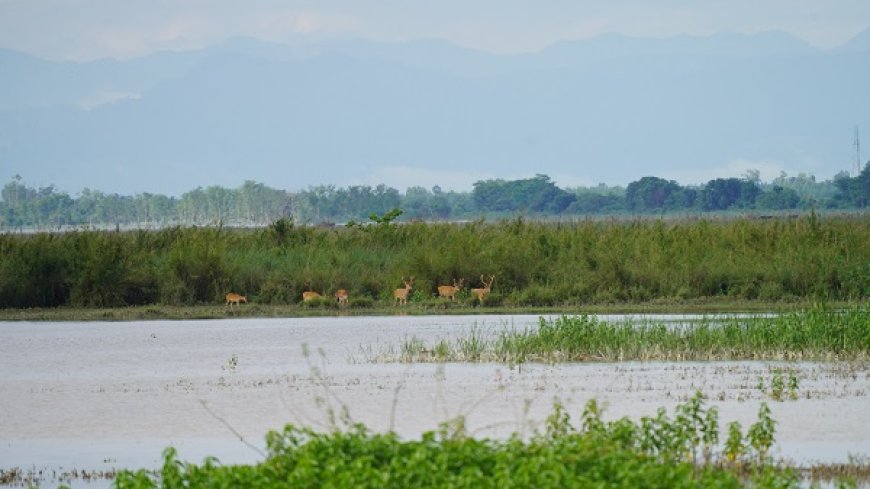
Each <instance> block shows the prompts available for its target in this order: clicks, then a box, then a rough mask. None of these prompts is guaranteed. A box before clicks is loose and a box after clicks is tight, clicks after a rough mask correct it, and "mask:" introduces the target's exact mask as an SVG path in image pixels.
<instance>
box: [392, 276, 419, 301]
mask: <svg viewBox="0 0 870 489" xmlns="http://www.w3.org/2000/svg"><path fill="white" fill-rule="evenodd" d="M402 283H403V284H405V287H404V288H401V289H396V290H394V291H393V298H394V299H396V305H401V304H407V303H408V294H409V293H410V292H411V286H412V285H413V284H414V276H413V275H412V276H411V277H409V278H408V280H407V281H406V280H405V276H404V275H402Z"/></svg>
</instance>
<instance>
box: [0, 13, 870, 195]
mask: <svg viewBox="0 0 870 489" xmlns="http://www.w3.org/2000/svg"><path fill="white" fill-rule="evenodd" d="M868 25H870V1H868V0H727V1H726V0H656V1H651V0H619V1H616V0H472V1H469V0H285V1H280V0H244V1H240V0H0V48H6V49H14V50H18V51H22V52H26V53H29V54H33V55H36V56H39V57H43V58H46V59H51V60H73V61H90V60H95V59H101V58H106V57H111V58H117V59H131V58H135V57H139V56H144V55H148V54H150V53H154V52H158V51H167V50H171V51H181V50H189V49H198V48H204V47H206V46H211V45H214V44H217V43H220V42H222V41H225V40H228V39H232V38H236V37H240V36H245V37H251V38H255V39H259V40H264V41H271V42H278V43H284V44H299V43H306V42H317V41H322V40H326V39H336V38H339V39H341V38H365V39H372V40H377V41H386V42H401V41H412V40H417V39H442V40H446V41H449V42H451V43H453V44H456V45H458V46H462V47H468V48H475V49H480V50H484V51H489V52H494V53H523V52H536V51H539V50H541V49H543V48H544V47H546V46H548V45H551V44H553V43H557V42H559V41H566V40H582V39H590V38H594V37H596V36H600V35H603V34H610V33H615V34H621V35H628V36H635V37H644V38H669V37H675V36H682V35H691V36H707V35H711V34H717V33H738V34H755V33H760V32H768V31H774V30H778V31H784V32H787V33H788V34H790V35H792V36H794V37H797V38H799V39H802V40H804V41H806V42H808V43H810V44H812V45H815V46H817V47H819V48H822V49H830V48H835V47H837V46H839V45H842V44H843V43H845V42H847V41H848V40H849V39H851V38H852V37H853V36H855V35H856V34H857V33H859V32H861V31H863V30H864V29H867V27H868ZM0 76H2V75H0ZM854 123H855V121H853V120H852V119H849V120H848V121H845V122H844V124H845V126H844V127H846V130H844V131H842V132H843V134H845V136H844V140H843V141H838V142H837V145H839V146H842V148H843V157H842V158H841V159H842V160H843V161H848V159H849V157H850V154H849V151H850V145H849V143H850V139H849V138H851V133H850V132H849V131H850V130H851V127H852V126H851V125H852V124H854ZM0 136H2V134H0ZM0 143H2V140H0ZM841 143H842V144H841ZM839 146H838V147H839ZM706 163H707V164H706V165H703V166H700V167H698V168H693V169H688V170H687V169H685V168H684V169H678V168H658V169H656V170H655V173H656V174H657V175H659V176H662V177H664V178H668V179H674V180H677V181H679V182H681V183H684V184H697V183H703V182H705V181H706V180H708V179H711V178H717V177H731V176H740V175H742V174H743V173H745V172H746V170H748V169H757V170H760V172H761V177H762V179H763V180H765V181H769V180H771V179H773V178H774V177H776V176H778V175H779V174H780V172H782V171H787V172H788V173H789V174H796V173H798V172H800V171H804V170H803V168H810V169H811V170H810V172H811V173H814V174H816V175H817V176H818V177H820V178H830V177H831V175H832V174H833V173H835V172H836V170H837V169H835V168H831V169H830V171H829V172H828V173H829V174H824V173H822V172H819V171H818V168H819V164H818V162H808V163H805V164H802V163H801V162H799V161H788V162H785V161H776V160H759V159H749V158H742V157H736V158H735V159H733V160H730V161H717V162H712V161H711V162H706ZM813 165H815V169H813ZM0 170H3V169H2V168H0ZM0 173H2V171H0ZM547 173H549V174H550V175H551V176H552V177H553V179H554V180H555V181H556V182H557V183H558V184H559V185H561V186H581V185H582V186H586V185H596V184H597V183H599V181H601V180H600V179H597V178H594V177H591V176H589V175H588V174H567V173H563V174H559V173H558V172H555V171H549V172H547ZM529 176H531V175H528V174H519V173H516V174H513V173H510V174H493V173H492V172H486V171H478V170H474V171H462V172H455V171H454V172H451V171H444V170H439V169H435V168H424V167H420V166H416V167H408V166H401V164H400V163H399V162H396V163H394V164H392V166H391V164H385V166H381V167H378V168H374V169H372V171H370V172H369V173H368V174H367V176H366V178H367V180H366V181H360V177H359V176H355V177H350V178H351V180H347V181H341V179H340V177H331V178H336V179H337V180H336V181H329V182H326V181H324V182H314V183H322V184H328V183H336V184H339V185H350V184H359V183H365V184H372V185H375V184H378V183H386V184H388V185H391V186H394V187H396V188H400V189H404V188H406V187H408V186H411V185H424V186H426V185H425V183H426V182H438V183H439V184H440V185H441V186H442V187H443V188H445V189H456V190H469V189H470V188H471V185H472V183H473V182H475V181H477V180H481V179H487V178H506V179H513V178H525V177H529ZM638 176H639V175H636V174H634V173H631V174H626V176H625V179H624V180H626V181H628V180H631V179H633V178H635V177H638ZM31 178H33V177H32V176H31ZM46 178H47V177H46ZM238 178H242V177H241V176H240V177H238ZM605 181H606V182H607V183H610V184H624V183H625V182H614V181H610V180H605ZM31 183H33V182H31ZM36 183H38V184H40V185H48V184H60V186H63V183H62V182H57V181H48V180H46V181H42V180H39V181H38V182H36ZM210 183H213V182H211V181H202V182H191V183H190V184H189V185H187V184H185V185H186V187H185V188H193V187H196V186H197V185H200V184H202V185H208V184H210ZM221 183H223V182H221ZM239 183H240V182H239ZM230 186H232V184H230ZM65 190H70V191H73V192H75V191H77V190H78V189H77V188H68V189H65ZM107 190H112V189H107ZM140 190H147V191H153V190H158V189H150V188H148V189H140Z"/></svg>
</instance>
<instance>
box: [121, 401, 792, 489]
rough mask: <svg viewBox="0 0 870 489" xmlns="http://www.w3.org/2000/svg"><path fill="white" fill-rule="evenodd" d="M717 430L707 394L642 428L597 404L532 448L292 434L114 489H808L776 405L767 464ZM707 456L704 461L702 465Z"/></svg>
mask: <svg viewBox="0 0 870 489" xmlns="http://www.w3.org/2000/svg"><path fill="white" fill-rule="evenodd" d="M717 427H718V413H717V412H716V411H715V410H713V409H705V407H704V405H703V398H702V396H701V395H700V394H696V395H695V396H694V397H692V398H691V399H690V400H689V401H688V402H687V403H685V404H682V405H680V406H677V408H676V410H675V417H673V418H671V417H669V416H668V415H667V413H666V412H664V410H660V411H659V413H658V414H657V415H656V416H655V417H654V418H643V419H641V421H640V422H634V421H632V420H630V419H628V418H622V419H619V420H616V421H605V420H603V419H602V417H601V411H600V409H599V407H598V404H597V403H596V402H595V401H594V400H591V401H589V403H587V405H586V408H585V410H584V412H583V416H582V425H581V426H580V427H579V428H575V427H574V426H573V425H572V424H571V418H570V416H569V415H568V413H567V412H566V411H565V409H564V407H563V406H562V405H561V404H559V403H556V405H555V406H554V409H553V412H552V414H551V415H550V416H549V417H548V418H547V421H546V423H545V425H544V431H543V432H539V433H537V434H535V435H533V436H531V438H529V439H523V438H521V437H520V436H519V435H517V434H514V435H513V436H511V437H510V438H508V439H504V440H493V439H485V438H484V439H477V438H473V437H470V436H468V433H467V431H466V430H465V424H464V420H463V419H462V418H458V419H456V420H454V421H453V422H450V423H445V424H443V425H442V427H441V428H440V429H438V430H436V431H430V432H427V433H424V434H423V435H422V436H421V437H420V439H418V440H401V439H400V438H399V437H398V436H397V435H396V434H395V433H383V434H379V433H371V432H369V431H368V430H367V429H366V427H365V426H363V425H361V424H354V425H351V426H350V427H349V428H348V429H346V430H334V431H331V432H327V433H320V432H316V431H314V430H311V429H308V428H299V427H296V426H293V425H287V426H286V427H285V428H284V430H283V431H281V432H270V433H269V434H268V435H267V439H266V442H267V447H268V454H267V456H266V458H265V459H264V460H263V461H261V462H259V463H256V464H253V465H231V466H226V465H221V464H220V463H219V462H218V460H217V459H214V458H207V459H205V461H204V462H203V463H202V464H201V465H197V464H191V463H186V462H181V461H179V460H178V459H177V453H176V452H175V450H174V449H172V448H169V449H167V450H165V451H164V463H163V468H162V469H161V470H160V472H159V475H151V474H149V473H148V472H146V471H144V470H140V471H137V472H132V471H126V472H122V473H120V474H119V475H118V478H117V479H116V481H115V486H116V487H118V488H121V489H128V488H131V489H132V488H157V487H161V488H167V489H168V488H180V487H184V488H198V487H348V488H351V487H353V488H382V487H386V488H407V487H422V488H442V487H469V488H470V487H475V488H477V487H483V488H490V487H491V488H501V487H518V488H525V487H535V488H563V487H578V488H582V487H625V488H628V487H652V488H706V487H722V488H739V487H754V488H789V487H799V480H798V479H797V477H796V476H795V475H794V474H793V473H792V472H790V471H788V470H781V469H777V468H775V467H774V466H773V465H771V464H770V462H769V460H768V458H767V456H766V454H767V453H769V449H770V447H771V445H772V443H773V434H774V432H773V421H772V420H771V419H770V417H769V410H767V409H766V405H764V404H762V408H761V411H760V412H759V421H758V422H757V423H756V424H754V425H753V426H752V427H751V428H750V430H749V433H748V434H747V439H748V440H749V443H750V444H751V445H752V447H753V449H755V450H756V453H757V454H758V456H757V457H755V458H753V459H749V458H747V456H746V453H745V451H743V450H742V449H741V448H740V447H742V446H743V445H742V443H743V438H744V437H743V435H742V433H740V427H739V425H737V424H732V425H731V426H730V428H729V442H728V443H726V447H725V450H724V454H720V453H719V452H718V451H717V448H718V447H717V446H716V440H717V439H718V438H717V437H718V434H717V435H713V434H712V433H713V432H718V430H717ZM735 440H737V441H735ZM729 444H730V445H731V446H729ZM701 451H705V452H706V454H705V456H704V457H697V454H698V453H700V452H701ZM723 456H724V460H723V459H722V457H723Z"/></svg>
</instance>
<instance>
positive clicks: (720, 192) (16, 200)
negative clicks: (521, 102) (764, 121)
mask: <svg viewBox="0 0 870 489" xmlns="http://www.w3.org/2000/svg"><path fill="white" fill-rule="evenodd" d="M868 205H870V162H868V164H867V165H866V166H865V167H864V169H863V171H861V173H860V174H858V175H856V176H853V177H852V176H849V175H848V173H845V172H841V173H839V174H838V175H836V176H835V177H834V178H833V179H832V180H825V181H817V180H816V179H815V177H814V176H812V175H805V174H799V175H797V176H788V175H786V174H785V173H782V174H781V175H780V176H779V177H777V178H775V179H774V180H773V181H771V182H762V181H761V180H760V178H759V175H758V172H757V171H752V170H750V171H749V172H747V174H746V175H744V176H743V177H741V178H717V179H713V180H710V181H709V182H707V183H706V184H704V185H697V186H692V185H680V184H679V183H677V182H676V181H673V180H666V179H664V178H659V177H653V176H648V177H643V178H641V179H639V180H636V181H634V182H631V183H629V184H628V185H627V186H625V187H621V186H607V185H604V184H601V185H598V186H595V187H577V188H560V187H558V186H557V185H556V184H555V182H553V181H552V180H551V179H550V177H548V176H547V175H536V176H534V177H531V178H526V179H519V180H502V179H494V180H482V181H478V182H476V183H475V184H474V187H473V190H472V191H471V192H455V191H447V192H445V191H442V190H441V188H440V187H438V186H437V185H436V186H433V187H432V188H431V189H428V188H424V187H420V186H415V187H409V188H408V189H406V191H405V193H404V194H402V193H400V192H399V191H398V190H397V189H395V188H391V187H388V186H386V185H377V186H369V185H357V186H350V187H346V188H339V187H336V186H334V185H321V186H314V187H309V188H308V189H306V190H302V191H298V192H290V191H287V190H282V189H275V188H271V187H268V186H266V185H265V184H263V183H257V182H253V181H245V182H244V184H243V185H241V186H240V187H238V188H235V189H227V188H224V187H219V186H211V187H207V188H202V187H199V188H196V189H194V190H191V191H189V192H186V193H184V194H182V195H181V196H180V197H173V196H166V195H160V194H152V193H147V192H146V193H141V194H137V195H134V196H129V195H119V194H116V193H104V192H101V191H97V190H91V189H84V190H83V191H82V192H81V193H80V194H79V195H78V196H77V197H71V196H70V195H69V194H68V193H66V192H63V191H60V190H58V189H57V188H55V187H54V186H53V185H50V186H48V187H41V188H34V187H30V186H28V185H26V184H25V183H23V182H22V179H21V177H20V176H17V175H16V176H15V177H14V178H13V179H12V180H11V181H10V182H9V183H7V184H6V185H5V186H4V187H3V189H2V191H0V227H2V228H5V229H16V228H20V227H36V228H41V229H51V228H55V227H58V226H88V225H93V226H116V225H132V226H137V227H140V226H143V225H146V226H147V225H154V226H159V227H163V226H171V225H191V224H192V225H211V224H216V223H221V224H224V225H231V226H263V225H267V224H269V223H271V222H274V221H276V220H278V219H282V218H285V219H291V220H293V221H294V222H296V223H308V224H320V223H335V222H348V221H353V220H358V219H365V218H367V217H368V216H370V215H371V214H372V213H377V214H383V213H386V212H388V211H389V210H391V209H395V208H400V209H402V210H403V211H404V213H403V215H402V218H401V219H403V220H425V221H439V220H461V219H477V218H480V217H505V216H510V215H514V214H516V213H518V212H523V213H525V214H526V215H530V216H534V215H539V216H568V217H570V216H586V215H614V214H627V215H635V214H664V213H681V212H684V213H688V212H691V213H701V212H722V211H726V212H727V211H735V210H737V211H760V212H766V211H789V210H796V209H863V208H866V207H867V206H868Z"/></svg>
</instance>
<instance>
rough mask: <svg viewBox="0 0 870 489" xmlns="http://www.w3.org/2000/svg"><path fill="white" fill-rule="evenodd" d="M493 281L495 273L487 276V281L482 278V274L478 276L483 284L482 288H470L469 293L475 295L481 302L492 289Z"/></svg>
mask: <svg viewBox="0 0 870 489" xmlns="http://www.w3.org/2000/svg"><path fill="white" fill-rule="evenodd" d="M493 281H495V275H490V276H489V282H487V281H486V280H484V278H483V275H481V276H480V282H481V283H482V284H483V288H482V289H471V295H474V296H476V297H477V300H478V302H483V300H484V299H486V296H487V295H489V293H490V292H491V291H492V283H493Z"/></svg>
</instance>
